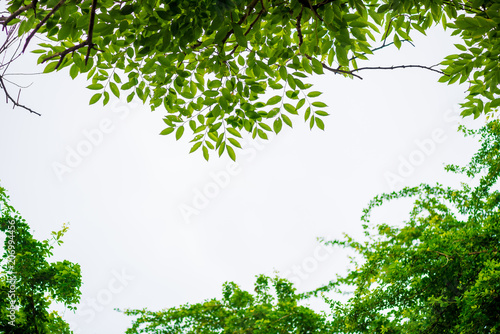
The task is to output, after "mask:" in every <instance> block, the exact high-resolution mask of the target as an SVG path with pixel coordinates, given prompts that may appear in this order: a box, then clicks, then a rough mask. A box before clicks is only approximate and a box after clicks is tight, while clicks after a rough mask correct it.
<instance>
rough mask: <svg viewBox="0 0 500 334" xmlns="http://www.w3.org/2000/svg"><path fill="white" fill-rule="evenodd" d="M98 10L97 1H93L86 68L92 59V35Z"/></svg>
mask: <svg viewBox="0 0 500 334" xmlns="http://www.w3.org/2000/svg"><path fill="white" fill-rule="evenodd" d="M96 8H97V0H92V9H91V11H90V21H89V33H88V35H87V45H88V49H87V55H86V56H85V66H87V62H88V60H89V57H90V51H91V50H92V48H93V46H94V44H93V43H92V35H93V33H94V22H95V11H96Z"/></svg>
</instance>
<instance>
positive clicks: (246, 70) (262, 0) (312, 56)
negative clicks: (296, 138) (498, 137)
mask: <svg viewBox="0 0 500 334" xmlns="http://www.w3.org/2000/svg"><path fill="white" fill-rule="evenodd" d="M499 6H500V4H499V3H497V2H495V1H492V0H474V1H469V0H467V1H459V0H433V1H430V0H423V1H411V0H404V1H401V0H389V1H377V0H336V1H333V0H182V1H179V0H163V1H158V0H134V1H115V0H100V1H97V0H84V1H76V0H39V1H37V0H32V2H30V3H28V4H26V2H25V1H24V0H10V2H9V6H8V10H9V11H10V12H11V13H12V14H11V15H10V16H7V17H3V18H2V20H1V21H2V23H3V25H4V26H11V25H14V24H18V34H19V35H20V36H26V42H25V45H24V47H26V45H27V44H28V43H29V42H30V40H31V39H32V38H33V36H34V35H36V34H41V35H44V36H45V37H46V38H48V39H49V40H50V43H41V44H39V45H40V47H41V49H38V50H35V51H34V52H35V53H39V54H40V58H39V62H44V63H47V66H46V67H45V72H51V71H54V70H55V69H62V68H64V67H68V68H69V74H70V75H71V77H72V78H75V77H76V76H78V75H84V74H86V77H87V78H88V79H89V80H91V81H92V83H91V84H90V85H89V86H88V88H89V89H91V90H95V91H96V92H95V94H94V95H93V96H92V98H91V100H90V103H91V104H92V103H96V102H98V101H99V100H102V102H103V103H104V104H106V103H108V101H109V99H110V92H111V94H113V95H115V96H116V97H120V96H121V95H123V94H126V95H127V100H128V101H131V100H132V99H133V98H134V97H138V98H139V99H140V100H142V101H143V102H144V103H149V104H150V106H151V108H152V109H153V110H154V109H156V108H160V107H162V108H165V109H166V112H167V114H166V116H165V118H164V121H165V123H166V125H167V127H166V128H165V130H163V131H162V132H161V134H163V135H166V134H170V133H174V134H175V137H176V139H179V138H181V137H182V136H183V134H184V132H185V130H186V128H188V129H190V131H191V132H192V133H193V134H192V140H191V142H192V143H193V146H192V149H191V152H194V151H196V150H199V149H200V148H201V151H202V152H203V155H204V157H205V158H206V159H208V158H209V151H210V150H216V151H217V152H218V154H219V155H221V154H223V153H224V152H227V153H228V155H229V156H230V157H231V158H232V159H234V158H235V150H234V148H239V147H240V143H239V142H238V138H239V137H241V131H248V132H251V134H252V136H253V137H254V138H255V137H256V136H259V137H261V138H264V139H266V138H267V137H268V133H269V132H270V131H274V132H276V133H279V132H280V131H281V129H282V127H283V124H286V125H288V126H290V127H291V126H292V118H293V117H294V116H297V115H298V114H299V111H302V112H303V117H304V119H305V120H306V121H308V122H309V126H310V127H311V128H312V127H314V126H316V127H318V128H320V129H324V122H323V120H322V118H323V117H324V116H327V115H328V113H327V112H326V111H325V109H324V108H325V107H327V105H326V104H325V103H324V102H322V101H320V100H317V98H318V97H319V96H320V95H321V92H319V91H313V90H311V84H310V83H307V77H308V76H310V75H314V74H317V75H321V74H324V72H325V71H327V72H332V73H335V74H340V75H343V76H347V77H357V78H361V77H360V76H359V73H360V71H362V70H367V69H394V68H404V67H420V68H425V69H428V70H433V71H436V72H439V73H441V74H443V73H444V75H443V76H442V77H441V79H440V81H442V82H448V83H453V82H455V81H458V80H460V82H466V81H468V82H469V84H470V88H469V95H468V97H467V99H468V101H466V102H465V103H464V104H463V107H464V111H463V115H470V114H474V116H475V117H477V116H479V115H480V114H481V113H483V112H484V113H488V112H490V111H492V110H494V109H495V108H496V107H498V105H500V99H499V98H497V96H498V87H497V84H498V82H499V80H500V67H499V65H498V54H499V51H500V50H499V42H498V41H499V39H498V34H499V32H498V27H499V23H500V14H499ZM448 22H449V23H448ZM433 24H442V25H443V26H446V27H449V28H451V29H452V31H453V32H452V33H453V34H455V35H460V36H461V37H462V38H463V40H464V43H465V45H457V48H458V49H459V50H460V51H462V53H460V54H457V55H450V56H448V57H447V58H446V59H445V61H444V62H443V63H442V64H443V65H444V66H445V68H444V69H443V70H442V71H441V70H438V69H436V68H434V66H430V67H427V66H423V65H401V66H391V67H359V66H358V61H360V60H366V59H368V58H367V57H368V56H369V55H371V54H372V53H373V52H374V51H376V50H379V49H381V48H384V47H387V46H390V45H394V46H396V47H397V48H400V47H401V44H402V43H403V42H409V43H411V37H410V34H411V33H412V32H413V31H414V30H416V31H419V32H421V33H425V31H426V30H427V29H429V28H430V27H431V26H432V25H433ZM378 38H381V45H380V44H379V45H378V46H376V47H374V46H373V44H374V43H376V41H377V39H378ZM0 80H1V77H0ZM0 86H4V85H3V83H2V82H0ZM4 88H5V87H4ZM5 92H6V94H7V90H5ZM10 100H11V101H12V102H13V103H14V104H15V103H16V101H15V99H13V98H11V99H10Z"/></svg>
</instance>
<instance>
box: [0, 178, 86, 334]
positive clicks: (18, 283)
mask: <svg viewBox="0 0 500 334" xmlns="http://www.w3.org/2000/svg"><path fill="white" fill-rule="evenodd" d="M8 201H9V196H7V194H6V192H5V189H3V188H1V187H0V208H1V215H0V230H1V231H2V232H4V233H5V234H6V239H5V243H4V254H3V256H2V259H3V260H2V272H1V273H0V333H5V334H10V333H22V334H30V333H37V334H43V333H71V331H70V330H69V325H68V324H67V323H66V322H64V320H63V319H62V318H61V317H60V316H59V315H58V314H57V312H56V311H52V312H49V310H48V308H49V306H50V304H51V303H52V301H56V302H60V303H62V304H64V305H65V306H66V307H67V308H69V309H72V310H74V309H75V306H74V305H76V304H77V303H78V301H79V299H80V290H79V289H80V286H81V283H82V282H81V275H80V266H79V265H78V264H75V263H71V262H69V261H66V260H64V261H61V262H53V263H49V262H48V261H47V258H48V257H50V256H51V255H52V250H53V248H54V246H53V244H54V243H57V244H59V245H60V244H61V243H62V240H61V237H62V236H63V235H64V233H65V232H66V231H67V230H68V227H67V226H66V225H64V226H63V228H62V230H60V231H58V232H52V239H49V240H44V241H38V240H35V239H34V238H33V236H32V235H31V233H30V232H29V225H28V224H27V223H26V222H25V220H24V219H23V218H22V217H21V216H20V214H19V213H18V212H17V211H15V209H14V208H13V207H12V206H11V205H9V203H8ZM11 305H13V306H15V311H12V309H13V308H11Z"/></svg>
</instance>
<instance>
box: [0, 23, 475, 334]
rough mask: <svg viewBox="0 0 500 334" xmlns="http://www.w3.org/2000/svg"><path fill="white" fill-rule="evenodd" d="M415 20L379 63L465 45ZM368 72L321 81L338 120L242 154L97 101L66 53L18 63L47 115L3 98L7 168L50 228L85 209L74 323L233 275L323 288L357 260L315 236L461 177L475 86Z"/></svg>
mask: <svg viewBox="0 0 500 334" xmlns="http://www.w3.org/2000/svg"><path fill="white" fill-rule="evenodd" d="M416 34H418V33H416ZM416 34H415V38H414V39H415V43H414V44H415V47H412V46H411V45H409V44H404V45H403V47H402V50H401V51H400V52H396V51H395V50H390V48H388V49H384V50H381V51H379V52H377V54H376V56H374V57H373V58H372V63H371V64H372V65H373V66H388V65H400V64H422V65H434V64H436V63H438V62H439V61H441V60H442V58H443V57H444V56H446V55H448V54H451V53H454V52H456V51H455V50H456V49H455V48H454V46H453V43H454V42H453V41H452V39H451V38H449V37H447V34H446V33H444V32H442V31H440V30H435V31H432V33H431V34H429V36H428V37H424V36H422V35H416ZM455 42H456V41H455ZM35 64H36V57H34V56H32V55H25V56H24V57H23V58H21V59H19V60H18V61H17V63H16V64H15V68H12V69H11V72H13V73H14V72H23V73H35V72H40V71H41V70H42V67H37V66H36V65H35ZM360 75H362V76H363V78H364V80H362V81H361V80H350V79H346V78H343V77H340V76H335V75H333V74H326V75H324V76H321V77H315V78H313V79H312V80H311V82H314V83H315V90H320V91H323V92H325V94H324V99H323V101H325V102H326V103H327V104H328V105H329V107H328V112H330V114H331V116H329V117H327V118H326V119H325V124H326V129H325V131H324V132H323V131H321V130H318V129H315V130H313V131H310V130H309V129H308V126H307V125H306V124H304V123H303V116H302V115H301V116H300V117H295V118H293V119H292V120H293V121H294V128H293V129H289V128H286V127H284V130H283V131H282V133H280V134H279V135H278V136H277V137H276V138H273V139H272V140H271V141H270V142H263V141H257V142H255V141H251V140H248V141H247V142H246V145H245V147H246V148H245V149H244V150H243V151H241V150H240V151H239V152H237V153H238V154H237V163H236V164H235V163H233V162H232V161H231V160H230V159H229V158H228V157H227V155H224V156H223V157H222V158H218V157H217V156H216V155H213V156H211V158H210V161H209V162H208V163H207V162H206V161H205V160H204V159H203V158H202V156H201V152H196V153H194V154H188V152H189V149H190V145H189V143H188V141H189V140H190V138H189V136H186V134H185V138H182V139H181V140H180V141H178V142H176V141H175V139H174V137H173V136H166V137H165V136H159V135H158V134H159V132H160V131H161V130H163V128H164V123H163V122H162V120H161V118H162V116H163V111H162V110H157V111H155V112H150V111H149V108H148V107H147V106H143V105H141V104H138V103H132V104H129V105H127V104H126V103H125V102H123V101H120V100H117V99H116V100H113V99H112V100H111V102H110V103H109V105H108V106H106V107H102V106H100V103H98V104H97V105H92V106H89V105H88V101H89V99H90V97H91V96H92V94H93V93H94V92H92V91H89V90H86V89H85V88H84V87H85V86H86V85H88V83H87V82H86V81H85V78H79V79H77V80H74V81H72V80H71V79H70V77H69V75H68V69H67V68H66V69H63V70H61V71H60V72H58V73H55V74H50V75H39V76H29V77H26V76H22V77H9V78H10V79H11V80H17V81H18V82H21V83H23V84H30V83H32V85H31V86H30V87H29V88H27V89H24V90H22V93H21V102H22V103H23V104H25V105H27V106H30V107H31V108H33V109H35V110H36V111H37V112H40V113H41V114H42V116H41V117H38V116H36V115H33V114H29V113H28V112H26V111H25V110H22V109H14V110H13V109H12V105H6V104H3V103H2V104H0V157H1V158H0V159H1V163H0V182H1V185H2V186H3V187H5V188H6V189H7V190H8V192H9V194H10V196H11V204H13V206H14V207H15V208H16V209H17V210H18V211H20V213H21V214H22V215H23V217H24V218H25V219H26V220H27V222H28V223H29V224H30V225H31V226H32V228H33V230H34V235H35V237H36V238H38V239H45V238H48V237H49V235H50V232H51V231H54V230H59V229H60V228H61V226H62V224H63V223H65V222H69V223H70V230H69V232H68V233H67V235H66V236H65V237H64V242H65V243H64V245H63V246H61V247H58V248H57V249H56V251H55V256H54V258H53V260H54V261H55V260H62V259H67V260H69V261H72V262H76V263H79V264H80V265H81V267H82V275H83V282H84V284H83V286H82V288H81V291H82V299H81V304H80V306H79V310H78V311H77V312H76V313H73V312H71V311H66V313H65V319H66V320H67V321H69V322H70V323H71V325H72V328H73V330H75V332H76V333H85V334H86V333H90V334H94V333H95V334H98V333H99V334H100V333H103V334H104V333H106V334H108V333H109V334H115V333H116V334H117V333H123V332H124V331H125V329H126V328H127V327H128V326H129V324H130V320H131V319H129V318H128V317H126V316H124V315H122V314H120V313H118V312H116V311H113V308H115V307H119V308H127V307H130V308H143V307H148V308H150V309H153V310H155V309H161V308H165V307H172V306H177V305H180V304H183V303H186V302H192V303H195V302H200V301H202V300H204V299H206V298H212V297H217V298H219V297H220V296H221V286H222V284H223V282H225V281H234V282H236V283H237V284H239V285H241V286H243V287H244V288H248V289H250V288H251V287H252V284H253V282H254V277H255V275H257V274H260V273H266V274H273V271H279V272H280V273H281V274H282V275H286V276H287V277H289V278H290V279H291V280H292V281H294V282H295V283H296V284H297V286H298V289H299V290H301V291H302V290H307V289H313V288H315V287H317V286H319V285H320V284H324V283H326V282H328V281H329V280H330V279H332V278H334V277H335V273H339V272H343V271H344V270H345V268H346V266H347V261H346V258H345V253H343V252H341V251H340V250H338V249H335V248H332V249H324V248H323V247H322V246H321V245H320V244H319V243H318V242H317V241H316V237H326V238H330V239H331V238H340V237H341V236H342V233H344V232H347V233H351V234H353V235H359V234H360V232H361V223H360V219H359V218H360V216H361V212H362V209H363V208H364V207H366V204H367V203H368V202H369V200H370V199H371V198H372V197H373V196H375V195H377V194H379V193H382V192H389V191H391V190H394V189H400V188H401V187H403V186H407V185H408V186H412V185H417V184H420V183H421V182H429V183H435V182H436V181H439V182H441V183H444V184H450V185H456V184H457V182H458V179H457V178H456V177H452V176H451V175H448V176H447V174H445V172H444V171H443V164H444V163H458V164H460V163H462V164H463V163H466V162H467V161H468V159H469V158H470V156H471V154H472V153H473V152H474V150H475V148H476V147H477V144H476V143H475V141H474V140H472V139H469V138H467V139H464V138H463V137H462V135H461V134H459V133H457V132H456V128H457V125H458V122H459V121H460V122H462V123H464V124H468V123H469V124H470V122H468V121H467V122H464V121H463V120H460V118H459V117H458V114H459V109H458V103H459V102H460V101H462V100H463V98H464V96H465V94H464V92H465V90H466V88H467V87H466V86H465V85H462V86H459V85H452V86H448V85H445V84H439V83H437V80H438V79H439V74H437V73H434V72H430V71H426V70H420V69H407V70H395V71H371V72H368V71H366V72H361V73H360ZM16 94H17V93H16ZM123 100H124V99H123ZM472 124H473V126H474V127H479V126H480V125H481V124H484V120H476V121H475V122H473V123H472ZM407 209H408V208H407V207H404V205H402V204H401V203H399V204H395V205H389V206H387V207H386V208H385V209H379V210H377V211H376V212H375V214H374V221H375V222H390V223H397V222H398V221H399V222H400V221H402V220H403V219H404V218H405V217H406V212H407V211H408V210H407Z"/></svg>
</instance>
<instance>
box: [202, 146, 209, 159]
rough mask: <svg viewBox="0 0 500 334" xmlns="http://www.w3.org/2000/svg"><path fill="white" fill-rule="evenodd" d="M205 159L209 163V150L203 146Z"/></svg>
mask: <svg viewBox="0 0 500 334" xmlns="http://www.w3.org/2000/svg"><path fill="white" fill-rule="evenodd" d="M202 150H203V157H204V158H205V160H206V161H208V158H209V155H208V149H207V147H206V146H203V148H202Z"/></svg>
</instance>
